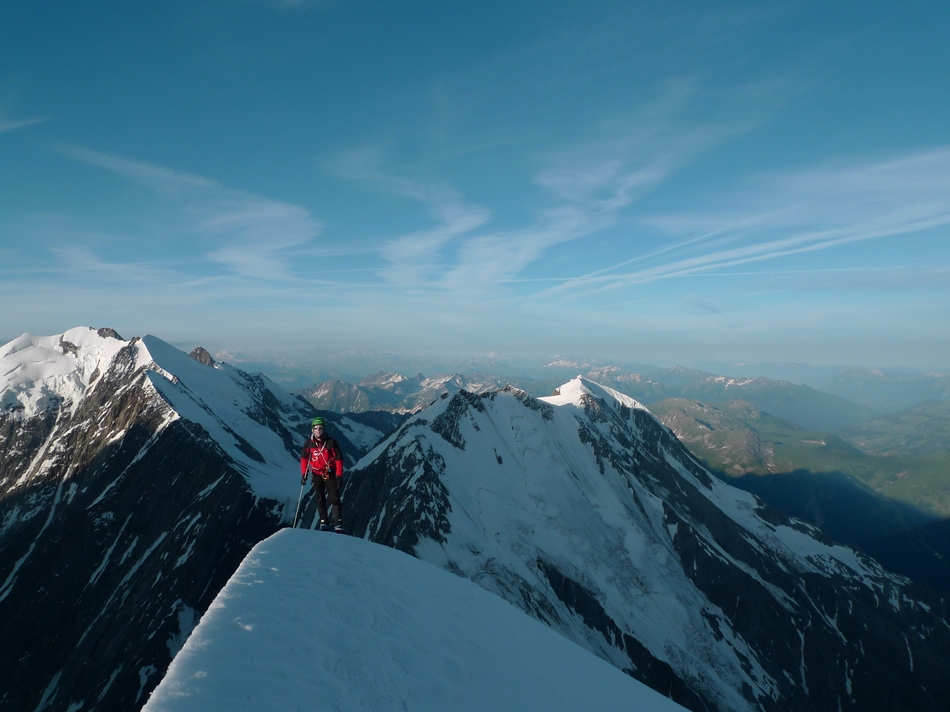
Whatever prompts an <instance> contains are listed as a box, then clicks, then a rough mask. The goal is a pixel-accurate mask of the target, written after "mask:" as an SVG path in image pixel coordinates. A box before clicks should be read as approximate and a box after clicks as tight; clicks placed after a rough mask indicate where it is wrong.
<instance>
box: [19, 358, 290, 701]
mask: <svg viewBox="0 0 950 712" xmlns="http://www.w3.org/2000/svg"><path fill="white" fill-rule="evenodd" d="M132 351H133V349H132V347H128V348H127V349H126V352H125V353H124V354H120V355H119V357H117V358H116V359H115V361H114V362H113V367H112V369H111V370H110V371H108V372H107V373H105V374H103V376H102V379H103V382H102V383H100V384H99V387H97V388H96V389H95V390H94V391H93V393H92V394H91V395H90V397H88V398H86V399H84V400H83V401H82V403H81V404H80V405H79V408H78V409H77V410H76V412H75V413H74V414H70V413H69V411H68V410H67V409H65V408H60V410H59V412H58V413H54V412H52V411H48V412H45V413H42V414H40V415H39V416H37V417H34V418H31V419H28V420H22V419H19V418H17V415H16V414H15V413H12V414H11V413H7V414H4V415H2V416H0V472H2V473H3V476H2V479H0V512H2V516H3V523H2V529H0V573H2V574H3V578H4V582H3V584H2V589H0V639H2V640H3V641H4V645H2V646H0V689H2V690H3V693H2V694H0V707H2V708H4V709H34V708H37V706H38V704H39V703H40V702H41V701H43V702H44V703H45V704H46V705H47V706H46V707H44V709H53V710H65V709H67V708H69V707H70V705H78V704H79V703H83V706H84V707H85V708H88V709H91V708H93V707H95V708H96V709H100V710H130V709H136V708H137V707H139V706H141V705H142V704H144V702H145V700H146V699H147V697H148V693H149V692H150V690H151V689H152V688H153V687H154V686H155V685H156V684H157V683H158V681H159V680H160V679H161V676H162V674H163V672H164V670H165V668H166V667H167V665H168V663H169V662H170V660H171V658H172V657H173V656H174V654H175V653H176V652H177V650H178V649H179V648H180V646H181V645H182V644H183V643H184V640H185V638H186V637H187V635H188V634H189V633H190V631H191V628H192V627H193V626H194V625H195V624H196V623H197V620H198V618H199V617H200V615H201V613H202V612H203V611H204V610H205V609H206V608H207V606H208V605H209V604H210V602H211V600H212V599H213V598H214V596H215V594H216V593H217V591H218V590H219V589H220V588H221V586H223V585H224V583H225V582H226V581H227V579H228V578H229V577H230V576H231V574H232V573H233V571H234V569H235V568H236V567H237V566H238V564H239V563H240V562H241V560H242V559H243V557H244V556H245V555H246V553H247V551H249V550H250V548H251V547H252V546H253V545H254V543H256V542H257V541H259V540H260V539H261V538H263V537H266V536H268V535H269V534H271V533H273V532H274V531H275V530H276V529H277V528H278V527H279V526H280V522H281V517H280V512H279V510H278V511H275V508H274V503H268V502H267V501H266V500H261V499H259V498H258V497H256V496H254V494H253V492H251V491H250V489H249V487H248V485H247V483H246V482H245V480H244V478H243V477H242V476H241V474H240V473H239V472H238V471H237V470H236V469H235V468H234V466H233V462H231V461H230V458H229V457H227V455H226V454H225V453H223V452H221V451H220V449H219V448H218V447H217V446H216V444H215V443H214V442H213V441H212V440H211V438H210V437H209V436H208V434H207V432H205V431H203V430H202V429H201V428H200V426H197V425H194V424H192V423H188V422H187V421H183V420H177V421H175V422H172V423H170V424H168V423H167V417H168V415H169V408H168V406H167V404H165V403H164V402H163V401H162V400H161V399H160V398H157V397H156V396H155V394H154V392H149V389H148V387H147V385H146V384H147V379H146V378H145V377H144V370H145V369H142V368H139V369H138V370H137V371H136V370H135V369H134V362H135V359H134V354H133V353H132ZM115 436H119V437H115ZM44 448H45V451H44ZM37 455H39V458H37ZM34 459H38V460H39V461H40V462H41V463H42V466H40V467H36V466H35V460H34ZM31 461H34V467H33V468H32V469H31V468H30V462H31ZM20 478H27V479H28V480H29V482H28V484H22V483H20V482H19V480H20Z"/></svg>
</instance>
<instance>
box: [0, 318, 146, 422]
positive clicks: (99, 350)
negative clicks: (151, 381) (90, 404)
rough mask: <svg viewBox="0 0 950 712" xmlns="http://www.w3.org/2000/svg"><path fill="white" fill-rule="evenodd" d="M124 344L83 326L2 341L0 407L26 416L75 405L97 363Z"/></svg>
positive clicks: (109, 358)
mask: <svg viewBox="0 0 950 712" xmlns="http://www.w3.org/2000/svg"><path fill="white" fill-rule="evenodd" d="M103 331H106V330H103ZM110 331H111V330H110ZM127 345H128V342H127V341H121V340H119V339H116V338H113V337H111V336H100V335H99V333H98V332H97V331H96V330H95V329H92V328H89V327H85V326H80V327H76V328H74V329H70V330H69V331H67V332H65V333H63V334H56V335H55V336H34V335H33V334H29V333H27V334H23V335H22V336H20V337H18V338H16V339H14V340H13V341H11V342H10V343H8V344H5V345H4V346H0V409H2V410H3V411H11V410H16V411H21V412H22V415H23V416H25V417H32V416H34V415H36V414H37V413H39V412H41V411H44V410H47V409H49V408H51V407H54V406H57V405H58V404H60V403H66V402H68V403H69V404H70V407H71V408H73V409H75V407H76V406H77V405H78V403H79V400H80V398H81V397H82V395H83V393H84V392H85V390H86V388H88V387H89V386H90V384H91V383H92V382H94V381H95V380H96V378H97V377H98V376H99V374H101V372H102V371H103V370H104V368H101V366H103V365H107V364H108V363H109V362H111V361H112V359H113V358H114V357H115V355H116V354H117V353H118V352H119V351H120V350H121V349H122V348H124V347H126V346H127Z"/></svg>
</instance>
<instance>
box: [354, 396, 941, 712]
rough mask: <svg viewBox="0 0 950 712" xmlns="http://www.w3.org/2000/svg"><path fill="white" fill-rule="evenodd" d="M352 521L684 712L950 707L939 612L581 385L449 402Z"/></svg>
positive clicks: (643, 419) (373, 469)
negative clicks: (534, 394) (494, 597)
mask: <svg viewBox="0 0 950 712" xmlns="http://www.w3.org/2000/svg"><path fill="white" fill-rule="evenodd" d="M345 505H346V506H347V507H348V508H349V510H350V512H351V519H350V522H351V525H352V528H353V530H354V531H355V532H356V533H357V534H358V535H359V536H365V537H366V538H369V539H371V540H373V541H376V542H380V543H385V544H387V545H390V546H394V547H396V548H399V549H401V550H403V551H406V552H409V553H412V554H414V555H416V556H418V557H419V558H421V559H424V560H426V561H429V562H432V563H434V564H436V565H438V566H440V567H442V568H445V569H447V570H449V571H452V572H455V573H457V574H460V575H462V576H465V577H467V578H470V579H472V580H473V581H475V582H476V583H478V584H479V585H480V586H482V587H484V588H486V589H488V590H489V591H492V592H494V593H496V594H498V595H499V596H501V597H502V598H504V599H506V600H508V601H509V602H511V603H513V604H515V605H516V606H518V607H520V608H522V609H523V610H524V611H526V612H527V613H529V614H530V615H532V616H534V617H535V618H537V619H539V620H541V621H543V622H545V623H547V624H549V625H550V626H551V627H553V628H554V629H556V630H558V631H560V632H561V633H562V634H563V635H565V636H566V637H568V638H569V639H571V640H573V641H575V642H576V643H578V644H580V645H582V646H584V647H586V648H587V649H588V650H590V651H591V652H593V653H595V654H596V655H598V656H600V657H602V658H603V659H605V660H608V661H610V662H611V663H613V664H614V665H615V666H616V667H618V668H619V669H622V670H626V671H629V672H630V674H631V675H633V676H635V677H637V678H638V679H640V680H643V681H645V682H647V683H648V684H650V685H651V686H652V687H654V689H657V690H659V691H661V692H662V693H664V694H669V695H671V696H672V698H673V699H675V700H677V701H678V702H680V703H681V704H683V705H684V706H686V707H689V708H691V709H694V710H723V711H725V710H730V711H735V710H776V711H779V710H781V711H785V710H829V711H837V710H839V709H845V710H848V709H855V710H857V709H861V710H872V709H888V710H889V709H898V708H904V709H916V710H924V709H927V710H943V709H946V700H948V699H950V657H948V654H947V652H946V651H947V650H950V627H948V625H947V619H946V612H945V602H943V601H941V600H940V599H939V598H938V597H937V596H936V595H935V594H933V593H932V592H928V591H922V590H919V589H916V588H914V587H912V586H910V585H908V582H907V581H906V580H905V579H901V578H899V577H896V576H892V575H890V574H888V573H886V572H885V571H884V570H883V569H882V568H881V567H880V566H879V565H878V564H877V563H876V562H874V561H873V560H871V559H869V558H867V557H865V556H863V555H860V554H858V553H856V552H855V551H853V550H851V549H848V548H846V547H843V546H838V545H835V544H833V543H832V542H830V541H828V540H826V539H824V538H823V537H822V535H821V533H820V532H819V531H818V530H817V529H814V528H813V527H810V526H807V525H805V524H803V523H801V522H798V521H795V520H790V519H788V518H787V517H785V516H784V515H782V514H780V513H779V512H777V511H775V510H771V509H770V508H768V507H767V506H765V505H764V504H763V503H761V502H760V501H759V500H757V499H756V498H755V497H754V496H752V495H750V494H748V493H745V492H742V491H740V490H738V489H735V488H733V487H731V486H729V485H727V484H725V483H723V482H721V481H719V480H717V479H715V478H714V477H712V476H711V475H710V474H709V472H708V471H706V470H705V469H704V468H703V467H702V466H701V465H700V464H699V463H698V462H697V461H696V460H695V459H694V458H693V457H692V456H691V455H690V454H689V452H688V451H687V450H686V449H685V448H684V447H683V446H682V444H681V443H679V441H678V440H676V438H675V437H674V436H673V435H672V433H671V432H670V431H669V430H668V429H667V428H665V427H664V426H663V425H662V424H660V423H659V421H658V420H656V419H655V418H654V417H653V416H652V415H651V414H650V413H649V412H648V411H646V410H645V409H644V408H643V407H642V406H641V405H640V404H638V403H637V402H636V401H634V400H633V399H631V398H628V397H627V396H625V395H623V394H620V393H618V392H616V391H612V390H611V389H609V388H604V387H603V386H600V385H598V384H596V383H592V382H590V381H587V380H585V379H581V378H578V379H575V380H573V381H571V382H569V383H566V384H564V385H563V386H562V387H561V388H560V389H559V392H558V394H557V395H555V396H552V397H550V398H542V399H535V398H531V397H529V396H527V395H526V394H525V393H523V392H521V391H518V390H517V389H511V388H508V389H505V390H503V391H496V392H492V393H486V394H479V395H475V394H471V393H467V392H464V391H463V392H460V393H458V394H456V395H454V396H451V397H446V398H444V399H442V400H440V401H439V402H437V403H435V404H433V405H432V406H430V407H429V408H427V409H425V410H423V411H422V412H420V413H418V414H417V415H416V416H414V417H413V418H411V419H410V420H408V421H407V422H406V423H405V424H404V425H403V426H402V428H401V429H400V430H399V431H398V432H397V433H395V434H394V435H392V436H391V437H390V438H388V439H387V440H386V441H385V442H384V443H381V444H380V445H379V446H377V447H376V449H375V450H374V451H372V452H371V453H369V454H368V455H367V456H366V457H365V458H364V459H363V460H362V461H361V462H360V463H359V465H358V467H357V469H356V470H355V471H354V472H353V474H352V476H351V479H350V482H349V484H348V489H347V492H346V496H345ZM924 660H926V661H927V662H926V663H924V662H923V661H924Z"/></svg>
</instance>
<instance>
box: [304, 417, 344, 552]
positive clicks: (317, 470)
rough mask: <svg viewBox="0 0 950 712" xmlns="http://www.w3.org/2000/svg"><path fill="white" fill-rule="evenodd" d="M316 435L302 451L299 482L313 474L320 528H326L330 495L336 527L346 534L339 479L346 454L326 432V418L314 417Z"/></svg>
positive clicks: (312, 424)
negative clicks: (341, 451) (328, 497)
mask: <svg viewBox="0 0 950 712" xmlns="http://www.w3.org/2000/svg"><path fill="white" fill-rule="evenodd" d="M311 426H312V428H313V436H312V437H311V438H310V439H309V440H307V442H305V443H304V445H303V450H301V451H300V484H301V485H304V484H306V483H307V475H313V493H314V494H315V495H316V497H317V511H318V512H319V513H320V528H321V529H322V530H323V531H327V530H328V529H329V528H330V526H329V525H328V524H327V495H329V496H330V504H332V505H333V524H334V525H335V527H334V529H335V530H336V531H337V532H339V533H340V534H343V510H342V508H341V505H340V483H341V482H342V481H343V455H342V454H341V453H340V446H339V445H337V444H336V440H334V439H333V438H331V437H328V436H327V434H326V428H327V423H326V421H325V420H324V419H323V418H314V419H313V422H312V423H311Z"/></svg>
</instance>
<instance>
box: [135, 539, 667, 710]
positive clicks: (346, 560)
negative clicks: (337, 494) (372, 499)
mask: <svg viewBox="0 0 950 712" xmlns="http://www.w3.org/2000/svg"><path fill="white" fill-rule="evenodd" d="M144 709H145V710H146V711H147V712H205V711H207V710H288V712H290V711H295V710H307V711H310V710H314V711H316V710H334V711H335V712H378V711H380V710H433V712H435V711H438V712H443V711H446V710H457V711H458V712H466V711H470V712H485V711H486V710H518V712H531V711H532V710H537V712H552V711H553V710H597V711H598V712H600V711H604V712H606V711H608V710H638V711H639V712H674V711H675V710H680V711H681V712H682V710H683V708H682V707H680V706H679V705H676V704H675V703H673V702H671V701H670V700H668V699H666V698H665V697H663V696H662V695H660V694H658V693H656V692H654V691H653V690H651V689H649V688H647V687H646V686H644V685H642V684H641V683H638V682H636V681H635V680H633V679H631V678H630V677H628V676H626V675H624V674H623V673H621V672H620V671H619V670H617V669H616V668H613V667H612V666H610V665H608V664H607V663H605V662H604V661H602V660H599V659H598V658H596V657H595V656H593V655H591V654H590V653H588V652H587V651H586V650H583V649H582V648H580V647H578V646H576V645H574V644H573V643H570V642H568V641H567V640H565V639H564V638H563V637H561V636H559V635H557V634H556V633H554V632H553V631H552V630H551V629H550V628H548V627H547V626H545V625H542V624H541V623H538V622H537V621H535V620H533V619H531V618H529V617H528V616H526V615H525V614H524V613H522V612H520V611H519V610H517V609H516V608H514V607H513V606H510V605H508V604H507V603H504V602H503V601H501V600H500V599H498V598H497V597H495V596H492V595H491V594H489V593H487V592H486V591H484V590H482V589H481V588H479V587H478V586H476V585H475V584H473V583H471V582H470V581H467V580H465V579H462V578H459V577H457V576H453V575H451V574H449V573H447V572H445V571H442V570H440V569H438V568H436V567H434V566H432V565H430V564H426V563H424V562H422V561H419V560H417V559H413V558H412V557H410V556H407V555H406V554H403V553H401V552H398V551H394V550H392V549H389V548H386V547H382V546H378V545H375V544H371V543H368V542H364V541H361V540H358V539H353V538H350V537H341V536H337V535H336V534H332V533H318V532H312V531H303V530H290V529H286V530H284V531H281V532H279V533H278V534H275V535H274V536H272V537H270V538H269V539H267V540H266V541H264V542H261V543H260V544H258V545H257V546H256V547H255V548H254V549H253V551H251V553H250V554H248V556H247V558H246V559H245V560H244V563H242V564H241V566H240V568H239V569H238V570H237V572H236V573H235V574H234V576H233V577H232V578H231V580H230V581H229V582H228V584H227V585H226V586H225V587H224V589H223V590H222V591H221V593H220V594H218V597H217V598H216V599H215V601H214V603H213V604H212V605H211V607H210V609H209V610H208V613H207V614H206V615H205V616H204V618H202V620H201V623H200V624H199V625H198V627H197V628H196V629H195V631H194V633H192V635H191V637H190V638H189V639H188V642H187V643H186V644H185V647H184V648H183V649H182V651H181V653H179V655H178V657H176V658H175V660H174V662H173V663H172V665H171V667H170V668H169V670H168V674H167V676H166V677H165V679H164V680H163V681H162V683H161V684H160V685H159V686H158V688H157V689H156V690H155V692H154V693H153V694H152V697H151V698H150V699H149V702H148V704H147V705H146V706H145V708H144Z"/></svg>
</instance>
